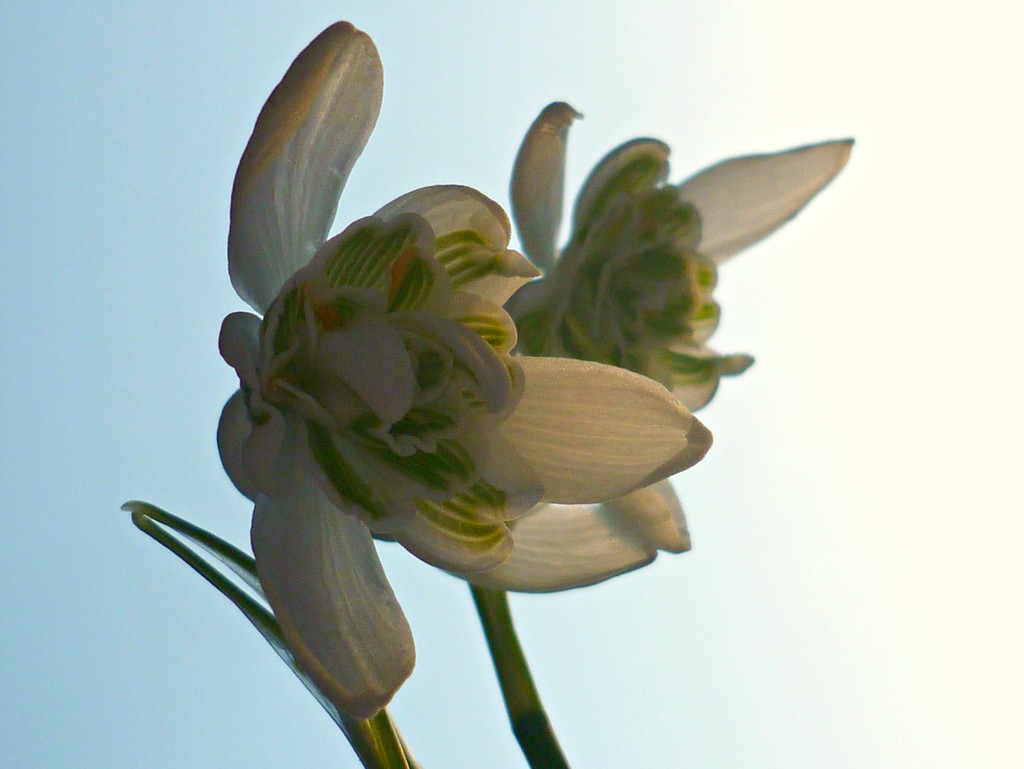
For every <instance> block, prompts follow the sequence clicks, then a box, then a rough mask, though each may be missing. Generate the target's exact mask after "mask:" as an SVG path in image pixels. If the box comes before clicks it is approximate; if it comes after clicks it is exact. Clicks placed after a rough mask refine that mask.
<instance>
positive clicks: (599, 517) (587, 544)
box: [460, 505, 657, 593]
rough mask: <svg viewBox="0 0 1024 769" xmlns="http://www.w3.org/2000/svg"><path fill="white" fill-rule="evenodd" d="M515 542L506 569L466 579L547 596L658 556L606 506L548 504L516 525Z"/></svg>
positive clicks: (477, 573)
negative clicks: (610, 512)
mask: <svg viewBox="0 0 1024 769" xmlns="http://www.w3.org/2000/svg"><path fill="white" fill-rule="evenodd" d="M512 541H513V547H512V553H511V554H510V555H509V557H508V558H507V559H506V560H505V561H503V562H502V563H501V564H499V565H498V566H496V567H495V568H493V569H489V570H488V571H484V572H476V573H474V574H465V575H460V576H463V577H464V578H465V579H468V580H469V581H470V582H472V583H473V584H474V585H480V586H481V587H491V588H496V589H499V590H516V591H520V592H527V593H546V592H552V591H555V590H568V589H570V588H574V587H584V586H586V585H593V584H594V583H596V582H601V581H602V580H606V579H608V578H610V577H614V576H616V575H618V574H622V573H624V572H627V571H631V570H633V569H637V568H640V567H641V566H645V565H647V564H648V563H650V562H651V561H653V560H654V556H655V555H656V554H657V550H655V549H654V548H652V547H650V546H648V545H647V543H645V542H644V541H643V540H641V539H640V538H638V537H637V536H636V533H635V532H634V531H632V530H631V529H629V528H628V527H626V526H623V525H622V522H621V521H620V520H619V519H618V517H617V516H615V515H610V514H609V511H608V510H607V509H606V507H605V506H604V505H543V506H541V507H540V508H538V509H537V511H536V512H534V513H531V514H530V515H528V516H526V517H525V518H523V519H520V520H519V521H516V523H515V526H514V527H513V529H512Z"/></svg>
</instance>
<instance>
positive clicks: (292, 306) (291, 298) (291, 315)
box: [263, 288, 306, 355]
mask: <svg viewBox="0 0 1024 769" xmlns="http://www.w3.org/2000/svg"><path fill="white" fill-rule="evenodd" d="M280 301H281V311H280V313H278V316H277V328H276V329H274V340H273V348H274V354H275V355H280V354H282V353H283V352H284V351H285V350H287V349H288V348H289V346H291V343H292V339H293V338H294V336H295V330H296V329H297V328H299V327H300V326H301V325H302V320H303V316H304V315H305V304H306V303H305V302H304V301H303V297H302V292H301V291H300V290H299V289H298V288H293V289H291V290H290V291H288V293H286V294H284V296H282V297H281V299H280ZM268 317H269V313H268ZM263 322H264V323H266V322H267V321H266V320H264V321H263Z"/></svg>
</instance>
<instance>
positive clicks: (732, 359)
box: [661, 350, 754, 386]
mask: <svg viewBox="0 0 1024 769" xmlns="http://www.w3.org/2000/svg"><path fill="white" fill-rule="evenodd" d="M661 357H662V360H663V361H664V362H665V363H666V365H667V366H668V369H669V371H671V372H672V375H673V377H674V378H675V380H676V382H678V383H679V384H684V385H688V386H696V385H699V384H702V383H704V382H709V381H712V380H716V379H718V378H719V377H723V376H736V375H738V374H742V373H743V372H744V371H746V370H747V369H748V368H750V365H751V364H752V363H753V362H754V359H753V358H751V357H750V356H749V355H742V354H740V355H691V354H689V353H685V352H675V351H672V350H663V351H661Z"/></svg>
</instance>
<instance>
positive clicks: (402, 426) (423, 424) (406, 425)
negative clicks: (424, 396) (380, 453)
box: [390, 408, 455, 438]
mask: <svg viewBox="0 0 1024 769" xmlns="http://www.w3.org/2000/svg"><path fill="white" fill-rule="evenodd" d="M453 427H455V418H454V417H453V416H451V415H450V414H446V413H444V412H443V411H437V410H435V409H429V408H415V409H412V410H411V411H409V413H407V414H406V415H405V416H404V417H402V418H401V419H400V420H399V421H397V422H395V423H394V424H393V425H392V426H391V430H390V432H391V434H392V435H396V436H397V435H411V436H413V437H415V438H425V437H427V436H428V435H432V434H433V433H437V432H441V431H442V430H450V429H452V428H453Z"/></svg>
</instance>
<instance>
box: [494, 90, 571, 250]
mask: <svg viewBox="0 0 1024 769" xmlns="http://www.w3.org/2000/svg"><path fill="white" fill-rule="evenodd" d="M580 117H583V116H582V115H580V113H578V112H577V111H576V110H574V109H573V108H572V107H570V106H569V105H568V104H566V103H565V102H555V103H554V104H549V105H548V106H546V107H545V108H544V109H543V110H542V111H541V113H540V115H538V116H537V119H536V120H534V121H533V125H531V126H530V129H529V130H528V131H527V132H526V138H524V139H523V143H522V145H521V146H520V147H519V153H518V154H517V155H516V161H515V165H514V166H513V168H512V184H511V187H510V189H509V193H510V195H511V198H512V216H513V218H514V219H515V222H516V229H517V230H518V231H519V239H520V240H521V241H522V242H523V250H524V251H526V255H527V256H529V257H530V258H531V259H532V260H533V261H534V262H535V263H536V264H537V266H538V267H540V268H541V269H542V270H549V269H551V267H552V265H553V264H554V263H555V255H556V247H555V243H556V241H557V239H558V228H559V225H561V223H562V204H563V203H562V201H563V198H564V196H565V192H564V190H565V141H566V137H567V136H568V134H569V126H571V125H572V122H573V120H575V119H577V118H580Z"/></svg>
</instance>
